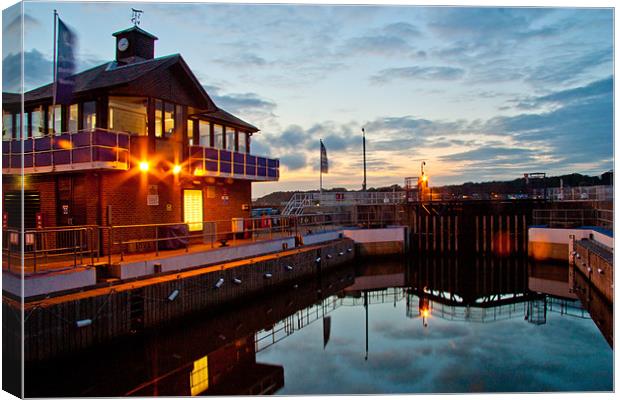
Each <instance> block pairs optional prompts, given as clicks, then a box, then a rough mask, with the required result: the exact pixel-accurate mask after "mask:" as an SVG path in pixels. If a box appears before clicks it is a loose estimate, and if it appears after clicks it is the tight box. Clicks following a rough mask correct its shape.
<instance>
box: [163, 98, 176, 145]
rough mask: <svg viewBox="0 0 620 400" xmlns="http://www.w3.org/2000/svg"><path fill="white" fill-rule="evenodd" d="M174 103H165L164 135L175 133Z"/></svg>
mask: <svg viewBox="0 0 620 400" xmlns="http://www.w3.org/2000/svg"><path fill="white" fill-rule="evenodd" d="M174 117H175V113H174V104H171V103H164V136H165V137H170V136H172V135H173V134H174V128H175V126H174V125H175V124H174V121H175V118H174Z"/></svg>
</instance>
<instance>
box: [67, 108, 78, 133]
mask: <svg viewBox="0 0 620 400" xmlns="http://www.w3.org/2000/svg"><path fill="white" fill-rule="evenodd" d="M68 128H69V132H77V130H78V105H77V104H71V105H70V106H69V126H68Z"/></svg>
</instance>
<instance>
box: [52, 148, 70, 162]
mask: <svg viewBox="0 0 620 400" xmlns="http://www.w3.org/2000/svg"><path fill="white" fill-rule="evenodd" d="M70 161H71V159H70V156H69V150H56V151H55V152H54V165H59V164H69V162H70Z"/></svg>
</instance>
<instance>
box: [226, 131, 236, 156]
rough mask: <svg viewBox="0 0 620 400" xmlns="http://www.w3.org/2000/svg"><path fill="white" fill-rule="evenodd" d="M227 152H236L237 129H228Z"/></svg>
mask: <svg viewBox="0 0 620 400" xmlns="http://www.w3.org/2000/svg"><path fill="white" fill-rule="evenodd" d="M226 150H230V151H235V128H230V127H226Z"/></svg>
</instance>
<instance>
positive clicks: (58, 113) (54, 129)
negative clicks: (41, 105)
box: [47, 104, 62, 135]
mask: <svg viewBox="0 0 620 400" xmlns="http://www.w3.org/2000/svg"><path fill="white" fill-rule="evenodd" d="M61 122H62V108H61V106H60V104H57V105H56V107H53V106H49V107H48V108H47V132H48V134H49V135H53V134H55V133H60V131H61V130H62V124H61Z"/></svg>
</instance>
